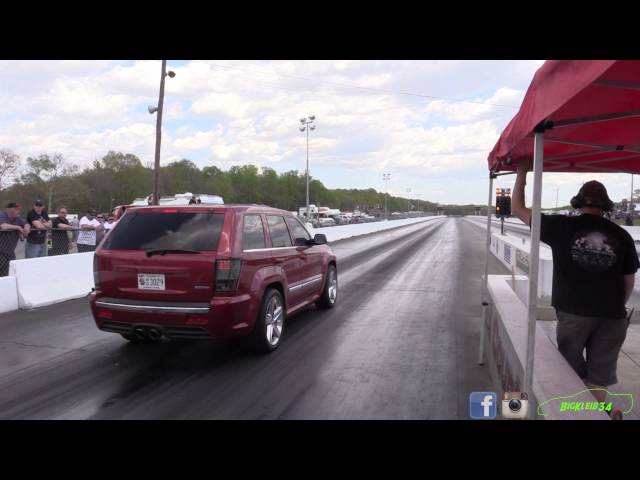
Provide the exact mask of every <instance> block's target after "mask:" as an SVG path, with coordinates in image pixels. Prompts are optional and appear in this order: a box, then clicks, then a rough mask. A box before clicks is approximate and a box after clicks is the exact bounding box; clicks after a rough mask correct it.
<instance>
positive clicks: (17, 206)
mask: <svg viewBox="0 0 640 480" xmlns="http://www.w3.org/2000/svg"><path fill="white" fill-rule="evenodd" d="M19 207H20V204H19V203H16V202H9V203H7V206H6V207H5V208H19Z"/></svg>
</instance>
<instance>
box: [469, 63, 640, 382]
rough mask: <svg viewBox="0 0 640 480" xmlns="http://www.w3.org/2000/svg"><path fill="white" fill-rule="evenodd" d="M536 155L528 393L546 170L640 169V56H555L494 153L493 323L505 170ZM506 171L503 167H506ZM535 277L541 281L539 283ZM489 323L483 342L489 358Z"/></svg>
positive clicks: (491, 158)
mask: <svg viewBox="0 0 640 480" xmlns="http://www.w3.org/2000/svg"><path fill="white" fill-rule="evenodd" d="M532 161H533V172H534V183H533V205H532V216H531V252H530V271H529V295H528V302H527V303H528V311H529V318H528V333H527V361H526V366H525V375H524V391H525V392H529V393H531V392H532V383H533V358H534V352H535V328H536V320H537V319H536V313H537V304H536V300H537V298H538V282H537V278H538V266H539V265H538V262H539V248H540V202H541V196H542V171H543V169H544V171H547V172H607V173H619V172H627V173H640V61H638V60H577V61H567V60H558V61H556V60H552V61H547V62H545V63H544V64H543V65H542V67H540V68H539V69H538V71H537V72H536V73H535V75H534V77H533V80H532V81H531V85H529V89H528V90H527V93H526V95H525V97H524V100H523V101H522V105H521V106H520V110H519V111H518V113H517V114H516V115H515V116H514V117H513V119H512V120H511V122H509V125H507V127H506V128H505V129H504V131H503V132H502V134H501V135H500V138H499V139H498V142H497V143H496V145H495V147H494V148H493V150H492V151H491V153H490V154H489V158H488V163H489V171H490V175H489V178H490V181H489V202H488V205H489V208H488V216H487V251H486V255H487V257H486V259H485V275H484V282H483V283H484V289H483V296H484V298H483V322H484V321H486V307H487V306H488V302H489V298H488V292H487V275H488V260H489V258H488V256H489V247H490V243H491V203H492V202H491V194H492V187H493V179H494V178H495V177H496V176H497V175H504V174H507V173H513V171H514V170H515V164H516V163H519V162H527V163H529V164H531V162H532ZM500 172H502V173H500ZM531 279H535V281H531ZM485 325H486V324H484V323H483V328H482V335H481V340H480V345H481V346H480V360H479V363H483V355H484V353H483V347H484V332H485Z"/></svg>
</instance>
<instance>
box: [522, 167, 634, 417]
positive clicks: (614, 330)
mask: <svg viewBox="0 0 640 480" xmlns="http://www.w3.org/2000/svg"><path fill="white" fill-rule="evenodd" d="M528 170H529V167H528V166H527V165H525V164H519V165H518V170H517V171H518V175H517V178H516V183H515V186H514V189H513V190H514V191H513V195H512V205H511V207H512V211H513V213H514V215H516V216H517V217H518V218H519V219H520V220H522V221H523V222H524V223H526V224H527V225H531V210H530V209H529V208H526V207H525V203H524V190H525V184H526V178H527V171H528ZM571 206H572V207H573V208H575V209H577V210H578V211H579V215H577V216H573V217H567V216H565V215H541V219H540V240H541V241H542V242H544V243H546V244H547V245H549V246H550V247H551V251H552V254H553V286H552V293H551V305H552V306H553V307H555V309H556V316H557V318H558V325H557V331H556V336H557V341H558V350H559V351H560V353H562V355H563V356H564V358H565V359H566V360H567V362H568V363H569V364H570V365H571V367H572V368H573V369H574V370H575V372H576V373H577V374H578V375H579V376H580V377H581V378H582V379H583V380H584V381H585V383H586V384H587V385H588V386H589V387H590V388H597V387H601V388H606V387H607V386H609V385H613V384H615V383H617V382H618V378H617V376H616V370H617V363H618V355H619V353H620V350H621V348H622V344H623V343H624V341H625V338H626V335H627V329H628V327H629V322H630V320H629V315H628V313H627V310H626V308H625V305H626V303H627V302H628V301H629V298H630V296H631V294H632V293H633V287H634V283H635V272H636V271H637V270H638V268H639V267H640V261H638V254H637V252H636V247H635V244H634V242H633V238H632V237H631V235H629V233H628V232H627V231H626V230H625V229H624V228H622V227H621V226H619V225H617V224H615V223H614V222H611V221H609V220H606V219H605V218H604V217H603V213H604V212H605V211H609V210H611V209H612V208H613V206H614V205H613V202H612V201H611V200H610V199H609V196H608V195H607V190H606V188H605V187H604V185H602V184H601V183H600V182H597V181H595V180H593V181H590V182H587V183H585V184H584V185H582V187H581V188H580V191H579V192H578V194H577V195H576V196H575V197H573V199H572V200H571ZM585 350H586V360H585V357H584V352H585ZM592 393H593V395H594V396H595V397H596V398H597V399H598V401H601V402H604V401H605V398H606V395H607V394H606V392H605V391H602V390H596V391H593V392H592ZM618 415H621V413H618ZM612 416H613V417H614V418H616V417H615V415H612Z"/></svg>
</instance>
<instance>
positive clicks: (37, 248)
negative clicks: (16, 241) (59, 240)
mask: <svg viewBox="0 0 640 480" xmlns="http://www.w3.org/2000/svg"><path fill="white" fill-rule="evenodd" d="M27 222H29V225H31V232H30V233H29V236H28V237H27V245H26V248H25V257H26V258H37V257H46V256H47V244H46V239H47V230H48V229H50V228H51V220H49V215H47V212H46V210H45V209H44V202H43V201H42V200H36V201H35V202H33V209H32V210H31V211H30V212H29V213H28V214H27Z"/></svg>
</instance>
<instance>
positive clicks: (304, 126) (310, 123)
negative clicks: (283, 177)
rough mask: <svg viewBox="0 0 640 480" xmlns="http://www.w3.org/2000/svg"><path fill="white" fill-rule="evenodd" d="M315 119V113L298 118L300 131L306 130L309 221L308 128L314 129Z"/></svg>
mask: <svg viewBox="0 0 640 480" xmlns="http://www.w3.org/2000/svg"><path fill="white" fill-rule="evenodd" d="M315 119H316V116H315V115H309V118H308V119H307V118H301V119H300V131H301V132H304V131H305V130H306V132H307V172H306V177H307V221H309V130H315V129H316V124H315V123H314V122H315Z"/></svg>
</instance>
